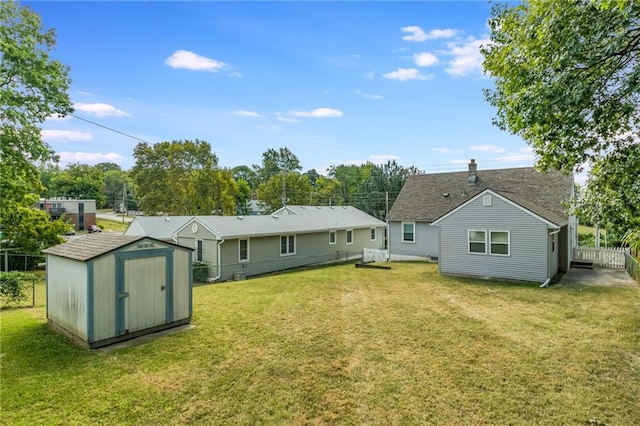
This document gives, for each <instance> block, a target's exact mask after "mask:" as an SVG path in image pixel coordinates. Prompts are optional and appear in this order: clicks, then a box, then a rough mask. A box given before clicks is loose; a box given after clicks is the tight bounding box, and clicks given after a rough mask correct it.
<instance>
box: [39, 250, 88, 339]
mask: <svg viewBox="0 0 640 426" xmlns="http://www.w3.org/2000/svg"><path fill="white" fill-rule="evenodd" d="M47 274H48V276H47V280H48V281H49V282H56V283H58V284H57V285H55V286H49V288H47V304H48V305H49V306H48V312H49V318H48V319H49V320H50V321H52V322H54V323H56V324H57V325H59V326H60V327H62V328H64V329H66V330H68V331H69V332H71V333H72V334H74V335H75V336H78V337H80V338H82V339H83V340H86V339H87V336H88V328H87V265H86V264H85V263H83V262H79V261H77V260H73V259H67V258H63V257H58V256H52V255H48V256H47Z"/></svg>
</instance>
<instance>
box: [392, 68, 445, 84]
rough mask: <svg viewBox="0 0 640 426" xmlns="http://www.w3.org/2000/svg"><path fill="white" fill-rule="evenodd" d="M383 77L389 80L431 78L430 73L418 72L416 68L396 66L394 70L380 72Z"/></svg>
mask: <svg viewBox="0 0 640 426" xmlns="http://www.w3.org/2000/svg"><path fill="white" fill-rule="evenodd" d="M382 76H383V77H384V78H388V79H390V80H399V81H407V80H429V79H430V78H433V76H432V75H430V74H429V75H425V74H420V71H418V70H417V69H416V68H398V69H397V70H395V71H391V72H388V73H386V74H382Z"/></svg>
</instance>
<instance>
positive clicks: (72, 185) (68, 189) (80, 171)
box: [55, 163, 105, 208]
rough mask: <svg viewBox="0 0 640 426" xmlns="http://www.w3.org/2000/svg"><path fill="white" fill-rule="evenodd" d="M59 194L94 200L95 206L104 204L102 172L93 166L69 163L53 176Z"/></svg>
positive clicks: (100, 206)
mask: <svg viewBox="0 0 640 426" xmlns="http://www.w3.org/2000/svg"><path fill="white" fill-rule="evenodd" d="M55 184H56V189H57V190H58V191H59V195H62V196H66V197H69V198H79V199H92V200H96V206H97V208H102V207H103V206H104V205H105V195H104V193H103V187H104V173H102V171H101V170H100V169H99V168H96V167H95V166H93V167H92V166H89V165H87V164H80V163H71V164H69V165H67V167H66V168H64V169H63V170H61V171H60V173H58V175H57V176H56V177H55Z"/></svg>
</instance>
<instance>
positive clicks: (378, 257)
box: [362, 248, 389, 263]
mask: <svg viewBox="0 0 640 426" xmlns="http://www.w3.org/2000/svg"><path fill="white" fill-rule="evenodd" d="M387 260H389V253H388V252H387V251H386V250H380V249H368V248H366V249H363V250H362V261H363V262H364V263H368V262H386V261H387Z"/></svg>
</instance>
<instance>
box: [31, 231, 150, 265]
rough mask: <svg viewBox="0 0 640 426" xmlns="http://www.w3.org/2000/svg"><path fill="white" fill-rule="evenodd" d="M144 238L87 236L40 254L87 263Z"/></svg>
mask: <svg viewBox="0 0 640 426" xmlns="http://www.w3.org/2000/svg"><path fill="white" fill-rule="evenodd" d="M144 238H149V237H145V236H142V235H121V234H115V233H114V234H111V233H105V234H87V235H84V236H82V237H79V238H74V239H73V240H70V241H67V242H66V243H63V244H58V245H57V246H53V247H49V248H48V249H45V250H42V252H43V253H46V254H52V255H55V256H60V257H66V258H69V259H75V260H80V261H87V260H90V259H93V258H94V257H98V256H101V255H103V254H105V253H109V252H111V251H114V250H117V249H119V248H120V247H124V246H126V245H128V244H131V243H133V242H136V241H138V240H142V239H144Z"/></svg>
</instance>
